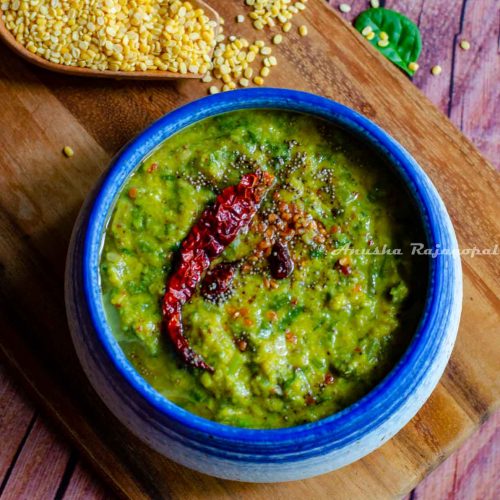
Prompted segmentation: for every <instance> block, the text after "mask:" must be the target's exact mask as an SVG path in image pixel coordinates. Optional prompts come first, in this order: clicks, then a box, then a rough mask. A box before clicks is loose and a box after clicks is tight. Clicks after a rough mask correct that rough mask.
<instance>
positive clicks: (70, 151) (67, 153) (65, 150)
mask: <svg viewBox="0 0 500 500" xmlns="http://www.w3.org/2000/svg"><path fill="white" fill-rule="evenodd" d="M63 153H64V156H66V157H67V158H71V157H72V156H73V155H74V154H75V152H74V151H73V148H72V147H71V146H64V148H63Z"/></svg>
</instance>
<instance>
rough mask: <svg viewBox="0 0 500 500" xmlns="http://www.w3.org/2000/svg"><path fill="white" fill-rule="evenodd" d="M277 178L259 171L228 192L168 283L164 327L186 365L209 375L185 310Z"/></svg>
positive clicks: (205, 218)
mask: <svg viewBox="0 0 500 500" xmlns="http://www.w3.org/2000/svg"><path fill="white" fill-rule="evenodd" d="M272 181H273V177H272V176H271V175H269V174H267V173H265V172H264V173H263V172H260V171H257V172H256V173H251V174H245V175H243V177H242V178H241V180H240V182H239V184H237V185H235V186H229V187H227V188H226V189H224V190H223V191H222V192H221V193H220V194H219V196H217V199H216V201H215V203H214V204H213V205H212V206H210V207H208V208H207V209H206V210H205V211H204V212H203V213H202V214H201V217H200V218H199V220H198V222H197V223H196V224H195V225H194V226H193V228H192V229H191V231H190V233H189V234H188V235H187V237H186V239H185V240H184V241H183V242H182V245H181V248H180V255H179V260H178V265H177V267H176V269H175V270H174V271H173V273H172V274H171V275H170V278H169V280H168V282H167V287H166V288H167V291H166V293H165V295H164V297H163V300H162V315H163V324H164V327H165V329H166V331H167V333H168V335H169V337H170V340H171V342H172V344H173V346H174V348H175V350H176V351H177V352H178V353H179V355H180V356H181V358H182V359H183V361H184V362H185V363H186V364H188V365H190V366H194V367H196V368H202V369H204V370H207V371H209V372H213V371H214V369H213V367H211V366H210V365H208V364H207V363H206V362H205V361H204V360H203V358H202V356H200V355H199V354H196V352H194V350H193V349H192V348H191V346H190V345H189V341H188V339H187V338H186V337H185V336H184V330H183V327H182V306H183V305H184V304H185V303H186V302H187V301H189V300H190V299H191V297H192V296H193V294H194V291H195V289H196V286H197V285H198V283H199V282H200V281H201V278H202V275H203V273H204V272H205V271H207V269H208V267H209V266H210V263H211V262H212V261H213V260H214V259H215V258H216V257H218V256H219V255H220V254H221V253H222V252H223V251H224V249H225V248H226V247H227V246H228V245H229V244H230V243H231V242H232V241H233V240H234V239H235V238H236V236H237V235H238V233H239V232H240V231H241V230H242V229H243V228H244V227H246V226H248V224H249V223H250V221H251V220H252V217H253V216H254V215H255V213H256V212H257V210H258V208H259V204H260V201H261V200H262V197H263V195H264V193H265V192H266V190H267V188H268V187H269V186H270V185H271V184H272Z"/></svg>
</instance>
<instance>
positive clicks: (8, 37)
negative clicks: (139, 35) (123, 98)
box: [0, 0, 220, 80]
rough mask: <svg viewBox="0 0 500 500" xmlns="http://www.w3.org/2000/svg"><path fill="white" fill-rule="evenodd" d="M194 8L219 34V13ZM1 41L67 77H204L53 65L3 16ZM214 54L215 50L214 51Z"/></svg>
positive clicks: (200, 3) (194, 1) (196, 1)
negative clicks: (17, 35) (13, 30)
mask: <svg viewBox="0 0 500 500" xmlns="http://www.w3.org/2000/svg"><path fill="white" fill-rule="evenodd" d="M190 1H191V4H192V5H193V7H200V8H202V9H203V10H204V11H205V14H206V15H207V16H208V17H210V18H212V19H214V20H215V22H216V26H215V34H216V35H217V34H218V33H219V26H220V17H219V13H218V12H217V11H216V10H215V9H213V8H212V7H210V6H209V5H208V4H206V3H205V2H203V1H202V0H190ZM0 40H3V41H4V42H5V44H7V46H8V47H10V48H11V49H12V50H13V51H14V52H15V53H16V54H18V55H19V56H21V57H22V58H24V59H26V60H27V61H29V62H30V63H32V64H35V65H37V66H40V67H41V68H45V69H48V70H50V71H56V72H58V73H65V74H67V75H76V76H91V77H96V78H116V79H122V78H123V79H138V80H146V79H149V80H151V79H153V80H163V79H167V80H169V79H170V80H171V79H177V78H182V79H185V78H201V77H202V76H203V75H199V74H195V73H185V74H181V73H172V72H171V71H161V70H150V71H111V70H107V69H106V70H99V69H90V68H80V67H78V66H66V65H64V64H59V63H53V62H51V61H48V60H47V59H44V58H43V57H42V56H39V55H37V54H33V53H32V52H30V51H29V50H28V49H27V48H26V47H25V46H24V45H22V44H21V43H19V42H18V41H17V40H16V39H15V37H14V35H13V34H12V33H11V32H10V31H9V30H8V29H7V27H6V26H5V24H4V22H3V20H2V17H1V14H0ZM212 52H213V49H212Z"/></svg>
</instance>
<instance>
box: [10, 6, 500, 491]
mask: <svg viewBox="0 0 500 500" xmlns="http://www.w3.org/2000/svg"><path fill="white" fill-rule="evenodd" d="M212 3H213V5H214V6H215V7H216V8H217V7H219V6H222V5H224V12H225V13H226V14H225V15H226V18H227V19H230V18H231V17H232V15H233V14H236V13H239V12H241V10H242V7H241V6H240V2H231V4H229V3H228V2H223V1H222V0H219V1H214V2H212ZM350 3H352V5H353V7H354V8H353V11H352V12H351V13H350V14H349V16H352V15H354V14H355V13H356V12H357V11H359V10H362V9H363V8H364V7H365V2H359V1H356V2H350ZM334 4H335V5H337V4H338V3H337V2H334ZM408 4H409V5H408ZM451 4H452V5H450V2H443V1H441V0H440V1H437V0H436V1H434V2H432V1H431V0H416V1H413V2H404V1H399V2H387V5H388V6H390V7H395V8H398V9H399V10H401V11H403V12H406V13H408V14H409V15H410V16H411V17H412V18H414V19H416V20H418V21H419V25H420V27H421V29H422V31H423V32H424V52H423V56H422V64H421V67H422V69H421V71H420V72H419V73H418V74H417V76H416V78H415V83H416V84H417V85H418V86H419V87H420V88H421V89H423V90H424V92H425V93H426V94H427V95H428V96H429V97H430V98H431V100H432V101H433V102H434V103H436V104H437V105H438V106H439V107H440V108H441V109H442V110H443V111H444V112H445V113H446V114H448V116H450V118H451V119H452V120H453V121H454V122H455V124H456V125H457V126H458V127H460V128H462V129H463V130H464V131H465V132H466V133H467V135H469V137H470V138H471V139H472V140H473V142H475V143H476V145H477V146H479V147H480V148H481V149H482V151H483V152H484V153H485V154H486V155H487V156H489V157H490V158H491V159H494V160H496V161H498V158H499V157H500V156H499V155H498V153H499V151H498V116H499V102H500V100H499V99H498V97H499V96H498V93H499V89H498V84H497V82H495V75H498V66H497V63H498V59H497V57H496V55H497V53H496V50H497V48H496V38H498V24H497V23H498V12H497V9H496V7H495V6H494V2H492V1H489V0H478V1H474V2H471V1H470V0H469V2H467V1H462V2H451ZM221 10H222V9H221ZM349 16H346V17H349ZM304 18H305V20H304V22H305V23H306V24H308V26H309V28H310V35H311V36H310V37H308V38H307V39H301V40H299V39H298V37H296V36H292V41H289V42H288V43H287V44H283V46H282V47H280V48H279V54H278V58H279V59H280V66H279V67H278V70H277V71H276V72H275V74H274V75H273V77H272V78H270V79H269V83H270V84H271V85H273V86H288V87H294V88H299V89H304V90H311V91H314V92H317V93H320V94H322V95H326V96H327V97H331V98H334V99H336V100H339V101H340V102H344V103H346V104H349V105H351V106H352V107H354V108H355V109H357V110H359V111H361V112H363V113H364V114H365V115H367V116H368V117H370V118H372V119H374V120H375V121H376V122H378V123H379V124H381V125H382V126H383V127H384V128H386V129H387V130H389V131H390V132H391V133H392V134H393V135H394V136H395V137H396V138H397V139H398V140H399V141H400V142H401V143H403V145H405V147H407V148H408V149H409V150H410V152H412V154H414V155H415V157H416V158H417V160H418V161H419V162H420V164H421V165H422V167H423V168H424V169H425V170H426V171H427V172H428V174H429V175H430V176H431V178H432V179H433V181H434V182H435V183H436V185H437V186H438V189H439V190H440V192H441V194H442V195H443V198H444V199H445V202H446V203H447V206H448V208H449V210H450V214H451V216H452V219H453V222H454V224H455V227H456V229H457V233H458V237H459V242H460V244H461V246H462V247H468V246H473V245H476V246H478V247H481V246H482V247H485V248H487V247H491V246H493V245H494V244H495V243H497V242H498V240H499V235H500V231H499V226H498V221H497V217H496V214H497V213H498V208H499V206H498V176H497V174H495V171H494V169H492V168H491V166H489V165H487V164H486V162H485V161H484V160H483V159H482V158H481V157H480V156H479V155H478V153H477V151H476V150H475V149H474V148H473V147H472V146H471V145H470V144H469V143H468V142H467V141H466V140H465V139H464V138H463V137H462V136H461V135H460V134H459V133H457V131H456V130H455V129H454V128H453V127H452V126H451V125H450V124H449V123H448V122H447V121H446V120H445V119H444V118H443V117H442V115H441V114H440V113H439V112H437V111H436V110H435V109H434V108H433V107H432V106H430V105H429V103H428V102H427V101H426V100H425V99H424V98H423V97H422V96H421V95H420V94H419V93H418V91H417V90H416V89H415V88H414V87H413V86H412V84H411V83H410V82H409V81H408V80H407V79H406V78H405V77H404V76H402V75H400V74H399V73H398V72H397V71H396V70H395V69H394V68H392V67H391V66H390V64H388V63H387V62H386V61H383V60H381V59H380V57H379V56H378V55H377V54H376V53H375V51H373V50H372V49H371V48H370V47H367V44H366V43H365V42H364V41H363V40H361V39H360V37H359V36H357V35H356V34H353V33H352V32H351V30H350V29H349V28H348V27H347V26H346V25H345V24H343V23H342V22H341V21H340V19H339V16H338V15H336V14H334V13H332V12H330V11H328V10H327V9H326V7H324V6H323V5H321V0H317V1H315V0H310V2H309V8H308V11H306V14H305V16H304ZM436 19H438V20H439V22H437V21H436ZM479 25H480V26H481V30H478V29H477V28H478V26H479ZM250 33H251V31H250V30H249V31H248V34H250ZM495 34H496V37H495ZM462 36H464V37H466V38H468V39H469V40H470V41H471V43H472V49H471V50H470V51H469V52H463V51H460V49H458V48H457V41H458V40H459V39H460V38H461V37H462ZM280 56H281V57H280ZM437 63H439V64H441V65H442V66H443V68H444V71H443V74H442V75H441V76H440V77H439V78H436V77H432V76H430V74H429V71H428V69H429V67H430V66H432V65H433V64H437ZM495 65H496V66H495ZM497 80H498V78H497ZM204 92H205V87H203V86H202V85H201V84H199V83H198V82H189V83H188V82H183V83H179V84H171V83H161V84H160V83H158V82H147V83H132V82H106V83H104V82H100V81H81V80H78V79H74V78H69V77H61V76H59V75H54V74H49V73H47V72H44V71H40V70H38V69H35V68H32V67H30V66H28V65H27V64H26V63H24V62H22V61H20V60H18V59H16V58H15V57H14V56H13V55H12V54H11V53H10V52H9V51H7V50H6V49H4V48H3V47H1V48H0V96H1V98H2V99H1V102H2V106H1V108H0V117H1V122H2V124H3V123H6V124H8V126H7V127H2V128H1V129H0V168H1V171H2V175H1V178H0V183H1V184H0V188H1V190H0V235H1V237H0V273H1V274H0V276H1V281H0V293H1V295H0V296H1V297H2V309H1V310H0V331H2V351H3V354H4V357H5V358H6V359H7V360H8V362H9V364H10V365H11V367H13V368H14V369H15V370H16V371H17V373H18V375H19V376H20V378H21V379H22V380H24V382H25V385H26V387H27V388H28V389H29V391H30V393H31V394H32V395H35V396H36V398H37V399H38V401H40V402H41V403H42V405H41V407H42V408H43V409H44V411H45V412H46V413H48V414H50V415H51V416H52V418H53V421H54V423H55V425H56V428H55V431H54V430H53V429H51V428H50V427H47V426H46V425H45V424H44V422H43V420H42V419H41V418H40V416H39V415H38V412H37V410H35V409H34V408H33V407H32V406H31V404H30V403H29V402H27V401H26V400H25V399H24V398H23V396H22V394H20V392H19V390H18V389H17V388H16V387H15V386H14V385H12V382H11V379H10V378H8V377H7V376H6V375H5V373H4V372H2V373H1V382H2V385H1V387H2V389H1V390H2V395H1V399H0V401H1V405H2V408H1V409H2V413H1V415H2V421H1V429H2V436H6V439H5V445H4V446H2V447H0V474H1V476H0V477H1V478H2V486H1V488H2V491H3V494H4V496H6V497H7V498H53V497H57V498H81V497H84V496H87V495H88V497H89V498H104V497H106V496H108V493H107V490H104V489H101V487H100V486H99V484H98V483H96V482H95V480H93V479H92V478H91V477H90V476H89V474H88V472H87V470H86V468H85V466H83V465H82V462H81V461H80V459H79V458H78V457H79V455H78V457H77V455H76V454H75V452H72V451H70V449H69V448H68V446H67V445H66V444H65V442H63V441H61V440H60V439H59V437H58V436H59V432H60V430H63V431H65V433H66V435H67V436H69V438H70V439H71V440H72V442H73V443H75V444H76V445H77V446H78V449H79V450H80V451H81V452H82V454H83V456H84V457H85V460H89V461H90V462H91V463H92V464H93V466H94V468H95V469H96V470H98V471H99V472H100V473H101V474H102V476H103V477H104V478H105V479H106V480H107V482H108V484H110V485H111V486H112V487H114V488H115V491H116V492H117V493H118V494H120V495H121V496H129V497H134V498H139V497H144V496H149V497H156V498H158V497H172V498H202V497H203V498H229V497H235V496H236V497H238V496H239V497H245V498H262V497H264V496H267V495H273V496H276V497H278V498H302V497H303V496H306V495H309V496H310V495H315V496H317V497H318V498H388V497H392V496H396V495H401V494H404V493H406V492H408V491H409V490H410V489H411V488H412V487H413V486H415V485H416V484H417V483H418V482H419V481H420V479H421V478H422V477H423V476H424V475H425V474H426V473H427V472H429V471H430V470H432V469H433V468H434V467H436V466H437V465H438V464H439V463H440V462H441V461H442V460H443V459H444V458H445V457H446V456H447V455H448V454H449V453H450V452H451V451H452V450H453V449H455V448H456V447H457V446H459V445H460V444H461V442H462V441H463V440H464V439H465V438H466V437H467V436H468V435H469V434H470V433H471V432H472V431H473V430H474V429H475V428H476V427H477V426H478V424H479V423H480V422H482V421H484V420H485V419H486V418H487V416H488V415H489V414H491V413H492V412H493V411H494V409H495V408H496V407H497V405H498V393H499V387H498V376H497V361H496V360H497V359H499V354H498V341H497V342H496V344H495V342H493V340H495V339H498V336H497V334H498V324H499V316H498V313H499V303H498V289H499V287H498V284H499V266H498V258H497V259H496V260H495V259H494V258H493V257H491V258H488V257H477V258H475V259H470V258H468V259H467V258H464V261H463V265H464V273H465V277H464V287H465V289H464V312H463V319H462V324H461V329H460V332H459V339H458V342H457V346H456V348H455V351H454V353H453V357H452V361H451V363H450V365H449V367H448V369H447V371H446V374H445V376H444V378H443V380H442V382H441V384H440V385H439V386H438V388H437V389H436V391H435V392H434V394H433V395H432V397H431V399H430V400H429V402H428V403H427V404H426V405H425V406H424V408H423V409H422V410H421V411H420V412H419V414H418V415H417V417H415V419H414V420H413V421H412V422H411V423H410V424H409V425H408V426H407V427H406V428H405V429H404V430H403V431H402V432H400V433H399V434H398V436H396V438H394V439H393V440H391V441H390V442H389V443H387V444H386V445H384V447H382V448H381V449H380V450H378V451H377V452H375V453H373V454H371V455H370V456H368V457H366V458H365V459H363V460H362V461H360V462H358V463H356V464H354V465H352V466H349V467H347V468H345V469H343V470H341V471H338V472H335V473H332V474H327V475H324V476H321V477H319V478H316V479H311V480H307V481H301V482H296V483H288V484H283V485H248V484H239V483H230V482H225V481H218V480H215V479H212V478H208V477H206V476H203V475H201V474H196V473H192V472H190V471H188V470H186V469H184V468H182V467H180V466H177V465H175V464H172V463H171V462H168V461H166V460H164V459H161V458H160V457H158V456H156V455H155V454H154V453H152V452H150V451H148V450H145V449H144V448H143V447H142V445H141V444H140V443H138V442H137V441H136V440H135V439H134V438H133V437H131V436H129V435H128V434H127V432H126V431H125V430H124V429H123V428H122V427H121V426H120V424H118V423H116V422H114V421H113V419H112V417H111V416H110V415H109V414H108V412H107V410H106V409H105V408H104V407H103V405H102V404H101V403H100V401H99V400H98V399H97V397H96V396H95V394H94V393H93V391H92V389H91V388H89V386H88V384H87V383H86V381H85V378H84V376H83V375H82V373H81V371H80V370H79V368H78V365H77V361H76V357H75V354H74V352H73V350H72V346H71V344H70V342H69V339H68V333H67V328H66V325H65V316H64V305H63V301H62V296H63V295H62V294H63V290H62V277H63V269H64V257H65V251H66V247H67V242H68V238H69V234H70V231H71V226H72V224H73V221H74V218H75V215H76V213H77V210H78V208H79V206H80V204H81V201H82V200H83V197H84V196H85V194H86V192H87V191H88V189H89V188H90V186H91V185H92V184H93V182H94V181H95V179H96V178H97V176H98V175H99V173H100V172H101V171H102V170H103V169H104V168H105V167H106V163H107V161H108V159H109V157H110V156H111V155H112V154H113V153H114V152H115V151H116V150H117V149H119V147H121V145H123V144H124V143H125V142H126V141H127V140H128V139H130V138H131V137H132V136H133V135H134V134H135V133H137V132H138V131H139V130H140V129H141V128H143V127H144V126H145V125H147V124H148V123H149V122H151V121H152V120H153V119H155V118H157V117H158V116H160V115H161V114H163V113H164V112H166V111H168V110H169V109H171V108H172V107H174V106H176V105H178V104H180V103H183V102H187V101H189V100H191V99H192V98H194V97H197V96H201V95H203V93H204ZM65 144H70V145H71V146H72V147H73V149H75V152H76V154H75V157H74V158H72V159H71V160H68V159H65V158H64V157H63V156H62V155H61V148H62V147H63V146H64V145H65ZM496 422H498V417H496ZM495 428H496V426H495V421H492V422H490V423H489V425H488V427H486V429H485V430H483V431H482V432H481V434H479V435H478V437H477V439H476V440H475V441H476V443H477V445H479V446H480V447H479V448H478V447H477V446H475V443H473V444H472V445H469V444H468V445H467V446H468V447H469V448H470V451H469V452H467V449H468V448H465V452H464V453H465V454H464V455H461V456H462V457H463V458H462V459H460V460H462V461H460V460H459V459H458V458H453V459H452V460H454V462H451V465H449V464H450V462H449V461H448V462H447V463H446V464H445V467H446V469H444V472H443V473H442V475H443V478H444V479H445V480H444V481H441V482H440V483H430V482H428V481H429V479H428V480H427V481H426V482H424V483H423V484H422V485H421V486H420V487H419V488H418V489H417V490H416V491H415V492H414V493H413V496H414V497H418V498H446V497H448V498H454V496H453V495H455V494H456V495H466V496H461V498H494V496H493V492H494V491H495V490H494V485H495V482H494V481H495V480H496V481H498V475H497V476H496V477H494V476H493V475H492V474H488V475H487V476H486V478H484V477H483V476H482V475H481V474H479V475H477V476H476V479H475V481H469V480H468V479H467V474H468V473H469V472H470V470H471V469H480V470H486V471H489V470H492V469H491V464H490V466H488V464H486V465H484V464H483V465H481V462H482V461H484V460H486V461H488V460H490V459H494V458H495V456H498V452H497V451H496V452H495V448H494V445H493V444H491V443H494V439H495V435H496V437H497V438H498V431H495ZM110 431H111V432H110ZM495 432H496V434H495ZM480 443H482V444H480ZM481 448H483V449H481ZM478 450H481V453H479V451H478ZM488 451H489V453H488ZM495 453H496V455H495ZM485 456H486V457H489V458H487V459H484V458H480V457H485ZM478 457H479V458H478ZM464 464H465V465H464ZM478 464H479V465H478ZM494 470H496V471H497V474H498V467H496V469H494ZM457 477H459V478H460V477H463V478H465V479H464V480H463V481H460V480H457ZM37 479H38V480H37ZM436 484H439V486H436ZM497 484H498V483H497ZM450 495H451V496H450ZM476 495H477V496H476ZM479 495H481V496H479Z"/></svg>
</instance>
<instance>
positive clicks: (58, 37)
mask: <svg viewBox="0 0 500 500" xmlns="http://www.w3.org/2000/svg"><path fill="white" fill-rule="evenodd" d="M0 2H1V0H0ZM306 3H307V0H302V1H296V2H292V0H245V1H244V2H242V4H246V5H247V6H249V7H251V10H250V11H249V12H247V15H248V16H245V15H243V14H238V15H237V16H236V19H235V21H236V24H241V23H244V22H245V20H246V19H247V17H248V18H249V19H250V22H251V23H252V26H253V27H254V28H255V29H257V30H262V29H264V27H266V26H267V27H271V28H272V27H274V26H279V27H281V30H282V32H283V33H287V32H289V31H290V30H291V29H292V23H291V19H292V17H293V16H294V15H295V14H297V13H299V12H300V11H302V10H304V9H305V8H306V6H305V4H306ZM0 8H1V15H2V19H3V21H4V23H5V25H6V27H7V29H8V30H9V31H10V32H11V33H12V34H13V35H14V37H15V38H16V40H17V41H18V42H19V43H20V44H22V45H24V46H25V47H26V48H27V49H28V50H29V51H30V52H32V53H33V54H36V55H38V56H41V57H43V58H44V59H47V60H48V61H51V62H53V63H56V64H63V65H67V66H77V67H81V68H89V69H93V70H111V71H154V70H160V71H171V72H173V73H180V74H188V73H191V74H199V75H203V77H202V81H203V82H205V83H210V82H212V81H213V80H220V82H221V84H222V85H221V86H217V85H213V84H212V85H211V86H210V87H209V89H208V91H209V93H211V94H215V93H217V92H220V91H227V90H233V89H235V88H236V87H238V86H239V87H248V86H249V85H250V84H251V83H252V82H253V83H254V84H255V85H263V84H264V78H266V77H267V76H269V74H270V72H271V69H272V68H273V67H274V66H276V65H277V64H278V61H277V59H276V57H275V56H273V55H272V48H271V47H270V46H269V45H266V43H265V42H264V41H263V40H256V41H254V42H253V43H251V42H249V41H248V40H247V39H245V38H242V37H238V36H236V35H230V36H226V35H225V34H224V32H223V31H224V28H223V25H224V19H223V18H220V25H219V26H217V22H216V21H215V20H211V19H209V17H208V16H207V15H206V14H205V12H204V11H203V9H201V8H196V3H194V4H193V3H191V2H187V1H186V2H182V1H180V0H98V1H94V0H4V1H3V3H0ZM297 32H298V34H299V35H300V36H306V35H307V33H308V30H307V27H306V26H305V25H301V26H299V27H298V28H297ZM271 40H272V43H273V44H274V45H278V44H280V43H282V41H283V34H282V33H275V34H273V35H272V38H271ZM259 56H260V57H259ZM259 60H260V61H259ZM259 64H260V67H252V65H254V66H255V65H259Z"/></svg>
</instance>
